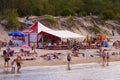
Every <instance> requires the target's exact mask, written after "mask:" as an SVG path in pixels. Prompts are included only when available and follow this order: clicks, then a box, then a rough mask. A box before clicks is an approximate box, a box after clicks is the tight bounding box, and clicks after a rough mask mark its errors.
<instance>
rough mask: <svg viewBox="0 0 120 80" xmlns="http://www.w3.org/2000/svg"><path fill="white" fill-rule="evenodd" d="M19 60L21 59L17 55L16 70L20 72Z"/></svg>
mask: <svg viewBox="0 0 120 80" xmlns="http://www.w3.org/2000/svg"><path fill="white" fill-rule="evenodd" d="M21 60H22V58H21V56H19V55H18V56H17V58H16V64H17V72H20V69H21Z"/></svg>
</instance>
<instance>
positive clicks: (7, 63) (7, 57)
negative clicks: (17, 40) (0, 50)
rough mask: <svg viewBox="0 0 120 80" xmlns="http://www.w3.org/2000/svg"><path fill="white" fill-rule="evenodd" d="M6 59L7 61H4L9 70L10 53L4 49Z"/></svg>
mask: <svg viewBox="0 0 120 80" xmlns="http://www.w3.org/2000/svg"><path fill="white" fill-rule="evenodd" d="M3 56H4V60H5V63H4V68H7V70H8V67H9V59H10V58H9V55H8V53H7V52H6V51H4V55H3Z"/></svg>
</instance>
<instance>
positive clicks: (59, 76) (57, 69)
mask: <svg viewBox="0 0 120 80" xmlns="http://www.w3.org/2000/svg"><path fill="white" fill-rule="evenodd" d="M119 75H120V62H111V63H110V65H109V66H106V67H103V66H101V65H100V64H98V63H87V64H74V65H71V70H67V69H66V65H59V66H41V67H40V66H39V67H35V66H34V67H24V68H22V70H21V73H15V74H11V73H8V74H6V73H3V71H2V70H0V80H34V79H35V80H120V76H119Z"/></svg>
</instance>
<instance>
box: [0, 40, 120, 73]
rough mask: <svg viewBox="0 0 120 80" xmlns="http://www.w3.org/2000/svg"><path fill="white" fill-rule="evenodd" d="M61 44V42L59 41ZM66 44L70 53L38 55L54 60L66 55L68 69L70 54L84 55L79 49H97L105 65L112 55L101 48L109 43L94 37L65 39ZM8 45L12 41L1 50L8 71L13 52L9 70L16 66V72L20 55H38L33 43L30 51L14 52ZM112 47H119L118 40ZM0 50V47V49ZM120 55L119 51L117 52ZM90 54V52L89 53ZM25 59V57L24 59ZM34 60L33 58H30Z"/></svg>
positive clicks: (19, 64)
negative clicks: (77, 39)
mask: <svg viewBox="0 0 120 80" xmlns="http://www.w3.org/2000/svg"><path fill="white" fill-rule="evenodd" d="M61 45H62V43H61ZM66 45H67V46H68V49H69V50H71V53H68V54H67V55H65V54H62V53H56V52H55V53H47V54H44V55H40V56H39V57H40V58H42V59H43V60H54V59H61V57H63V56H66V58H67V62H68V70H70V69H71V68H70V62H71V60H72V59H71V58H72V57H71V56H75V57H79V54H81V55H82V56H83V57H85V55H86V54H85V53H80V52H79V49H83V50H86V49H98V50H99V51H98V55H97V56H100V57H101V58H102V59H103V66H105V65H107V66H109V59H110V55H113V53H112V54H110V53H109V50H107V49H101V48H102V47H108V46H109V44H108V43H106V41H98V40H97V39H96V38H90V39H85V40H84V41H83V42H78V41H76V40H67V42H66ZM1 47H2V46H1ZM10 47H12V41H10V42H9V44H8V45H6V50H4V51H3V57H4V61H5V63H4V69H5V70H7V71H8V68H9V65H10V64H9V61H10V57H11V56H14V54H17V57H16V58H15V59H12V62H11V67H12V68H11V71H12V72H15V68H16V66H17V72H20V69H21V62H22V56H33V55H35V57H38V54H37V52H36V50H35V44H34V43H33V44H32V46H31V50H32V51H33V52H30V51H25V50H23V49H20V52H17V53H16V52H14V50H11V49H10ZM112 47H114V48H115V49H120V41H119V40H117V41H115V42H113V45H112ZM0 50H1V49H0ZM118 54H119V55H120V52H118ZM89 55H90V54H89ZM90 57H93V55H90ZM26 60H27V59H26ZM32 60H34V59H32Z"/></svg>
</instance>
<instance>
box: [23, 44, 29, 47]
mask: <svg viewBox="0 0 120 80" xmlns="http://www.w3.org/2000/svg"><path fill="white" fill-rule="evenodd" d="M21 48H30V46H29V45H27V44H23V45H22V46H21Z"/></svg>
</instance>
